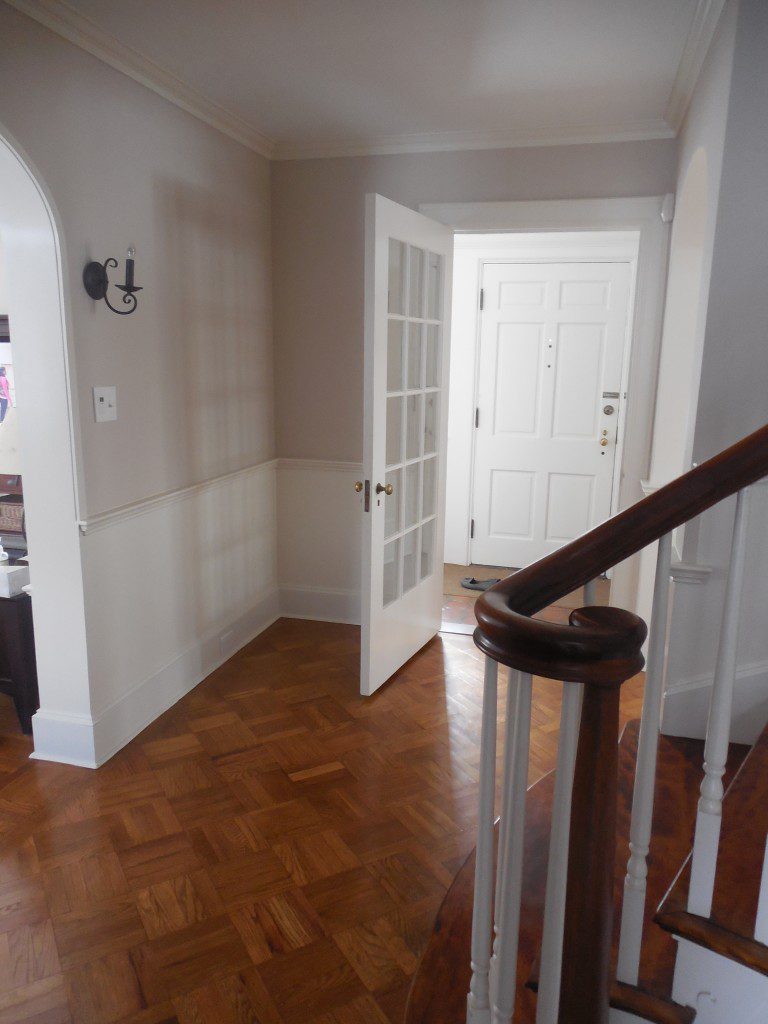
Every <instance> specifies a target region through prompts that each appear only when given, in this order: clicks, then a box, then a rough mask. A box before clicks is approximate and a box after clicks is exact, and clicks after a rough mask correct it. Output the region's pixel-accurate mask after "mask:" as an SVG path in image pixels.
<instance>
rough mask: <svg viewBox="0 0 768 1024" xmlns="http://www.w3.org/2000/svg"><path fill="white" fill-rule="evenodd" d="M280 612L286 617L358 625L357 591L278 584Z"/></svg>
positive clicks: (358, 594) (358, 599)
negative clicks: (280, 585)
mask: <svg viewBox="0 0 768 1024" xmlns="http://www.w3.org/2000/svg"><path fill="white" fill-rule="evenodd" d="M280 614H281V615H282V616H284V617H285V618H287V619H310V620H312V621H313V622H345V623H348V624H349V625H352V626H359V625H360V591H359V590H345V589H342V588H340V587H312V586H300V587H281V588H280Z"/></svg>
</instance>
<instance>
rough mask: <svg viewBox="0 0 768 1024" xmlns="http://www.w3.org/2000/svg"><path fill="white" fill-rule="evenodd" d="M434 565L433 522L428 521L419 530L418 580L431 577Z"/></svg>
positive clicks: (431, 520) (432, 520)
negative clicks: (419, 567)
mask: <svg viewBox="0 0 768 1024" xmlns="http://www.w3.org/2000/svg"><path fill="white" fill-rule="evenodd" d="M434 565H435V520H434V519H430V521H429V522H428V523H424V525H423V526H422V528H421V573H420V576H419V579H422V580H425V579H426V578H427V576H431V575H432V571H433V569H434Z"/></svg>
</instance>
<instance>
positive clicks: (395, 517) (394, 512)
mask: <svg viewBox="0 0 768 1024" xmlns="http://www.w3.org/2000/svg"><path fill="white" fill-rule="evenodd" d="M384 480H385V483H388V484H392V488H393V491H392V494H385V495H384V536H385V537H391V536H392V534H393V533H397V532H398V531H399V530H400V504H401V502H402V500H403V488H402V480H403V471H402V469H394V470H391V471H390V472H388V473H387V474H386V476H385V478H384Z"/></svg>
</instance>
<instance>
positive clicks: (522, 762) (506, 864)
mask: <svg viewBox="0 0 768 1024" xmlns="http://www.w3.org/2000/svg"><path fill="white" fill-rule="evenodd" d="M515 677H517V679H515ZM515 683H516V685H517V690H518V693H517V700H516V702H515V703H516V708H515V722H514V735H513V741H512V747H511V748H510V749H509V750H506V751H505V752H504V771H505V774H506V773H508V778H507V779H506V780H505V785H504V792H505V795H506V806H505V807H504V808H503V809H502V816H506V817H507V820H508V825H507V828H506V829H505V838H506V844H507V848H506V850H502V851H500V853H499V858H498V863H499V865H502V866H503V873H497V876H496V885H497V887H498V889H499V890H500V895H499V914H498V920H497V922H496V924H497V933H496V941H495V943H494V951H493V978H494V985H493V1015H492V1018H491V1019H492V1021H493V1024H510V1021H511V1019H512V1011H513V1010H514V1006H515V992H516V983H517V947H518V938H519V935H518V933H519V929H520V895H521V887H522V875H523V839H524V835H525V794H526V790H527V788H528V750H529V747H530V731H531V687H532V681H531V676H530V675H529V674H528V673H527V672H520V673H510V686H512V685H515Z"/></svg>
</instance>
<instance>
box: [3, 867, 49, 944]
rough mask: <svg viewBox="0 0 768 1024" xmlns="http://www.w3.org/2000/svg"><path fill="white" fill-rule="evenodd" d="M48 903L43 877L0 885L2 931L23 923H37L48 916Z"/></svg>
mask: <svg viewBox="0 0 768 1024" xmlns="http://www.w3.org/2000/svg"><path fill="white" fill-rule="evenodd" d="M48 913H49V911H48V904H47V901H46V899H45V892H44V890H43V887H42V882H41V879H40V878H39V877H37V876H33V877H32V878H28V879H24V878H22V879H19V880H17V881H15V882H6V883H5V884H4V885H0V932H7V931H11V930H13V929H14V928H18V927H19V926H20V925H23V924H36V923H37V922H39V921H44V920H45V919H46V918H47V917H48Z"/></svg>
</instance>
